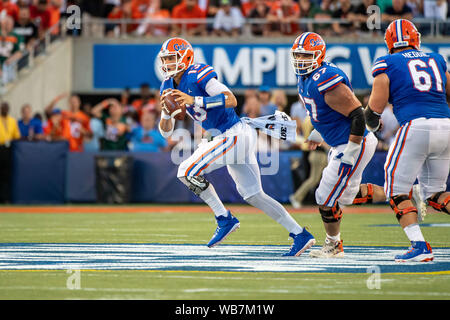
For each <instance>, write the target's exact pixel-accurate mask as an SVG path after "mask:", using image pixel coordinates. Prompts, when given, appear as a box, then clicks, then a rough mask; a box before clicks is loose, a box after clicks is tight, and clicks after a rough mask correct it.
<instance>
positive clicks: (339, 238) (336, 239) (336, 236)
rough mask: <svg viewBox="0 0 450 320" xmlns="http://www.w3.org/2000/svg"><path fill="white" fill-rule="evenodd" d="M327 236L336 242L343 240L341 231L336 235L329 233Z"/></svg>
mask: <svg viewBox="0 0 450 320" xmlns="http://www.w3.org/2000/svg"><path fill="white" fill-rule="evenodd" d="M327 238H328V239H330V240H333V241H334V242H338V241H341V233H340V232H339V233H338V234H337V235H335V236H330V235H329V234H328V233H327Z"/></svg>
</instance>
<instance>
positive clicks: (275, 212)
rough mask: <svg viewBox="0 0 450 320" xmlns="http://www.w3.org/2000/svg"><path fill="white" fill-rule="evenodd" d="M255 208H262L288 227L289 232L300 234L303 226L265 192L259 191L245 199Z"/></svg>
mask: <svg viewBox="0 0 450 320" xmlns="http://www.w3.org/2000/svg"><path fill="white" fill-rule="evenodd" d="M245 201H247V202H248V203H250V204H251V205H252V206H254V207H255V208H258V209H260V210H262V211H263V212H264V213H265V214H267V215H268V216H269V217H271V218H272V219H274V220H275V221H276V222H278V223H279V224H281V225H282V226H283V227H285V228H286V230H287V231H289V233H293V234H299V233H302V232H303V228H302V227H301V226H300V225H299V224H298V223H297V221H295V220H294V218H292V217H291V215H290V214H289V212H287V211H286V209H285V208H284V207H283V206H282V205H281V204H280V203H279V202H278V201H276V200H275V199H273V198H271V197H269V196H268V195H267V194H265V193H264V192H259V193H257V194H255V195H254V196H251V197H250V198H247V199H245Z"/></svg>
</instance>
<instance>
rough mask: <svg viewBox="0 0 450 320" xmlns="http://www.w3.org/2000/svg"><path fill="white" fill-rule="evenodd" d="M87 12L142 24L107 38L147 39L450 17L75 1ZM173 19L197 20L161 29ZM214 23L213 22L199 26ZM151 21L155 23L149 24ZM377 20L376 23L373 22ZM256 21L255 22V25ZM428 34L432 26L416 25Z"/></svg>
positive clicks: (362, 1) (411, 4)
mask: <svg viewBox="0 0 450 320" xmlns="http://www.w3.org/2000/svg"><path fill="white" fill-rule="evenodd" d="M74 2H77V3H79V4H80V6H81V7H82V8H83V12H89V14H90V15H91V16H94V17H103V18H108V19H110V20H112V21H113V20H118V19H132V20H138V19H139V20H141V21H142V20H144V22H141V23H134V24H133V23H130V24H128V25H127V27H126V29H125V30H123V29H122V28H120V27H119V24H114V23H111V24H109V25H108V26H107V28H106V31H105V32H106V34H107V35H117V34H118V33H121V32H122V33H123V32H126V33H130V34H136V35H148V36H170V35H171V36H174V35H179V34H180V32H181V31H183V34H186V35H188V36H192V35H200V36H206V35H220V36H237V35H239V34H242V33H243V31H244V30H243V29H244V25H245V21H246V19H259V21H261V22H259V21H258V22H255V23H250V32H251V34H253V35H254V36H280V35H296V34H298V33H300V32H304V31H315V32H320V33H322V34H323V35H325V36H328V35H335V36H340V35H346V36H349V35H353V36H359V35H362V34H369V35H373V34H377V33H382V32H383V31H384V29H385V28H386V27H387V25H388V24H389V23H390V22H391V21H393V20H395V19H399V18H404V19H413V18H429V19H436V20H445V19H447V17H448V14H449V12H448V2H449V0H164V1H161V0H98V1H96V0H89V1H74ZM371 5H378V6H379V8H380V12H379V13H380V15H381V28H380V29H378V30H375V32H371V31H370V30H371V29H370V27H369V26H368V25H367V23H366V22H367V21H368V19H369V16H370V15H371V14H372V13H373V11H370V12H369V13H368V8H369V6H371ZM168 18H174V19H195V20H193V22H190V23H171V24H164V23H162V24H158V22H161V21H164V20H167V19H168ZM206 18H210V19H212V21H213V23H201V20H203V19H206ZM305 18H310V19H340V18H341V19H347V20H348V22H345V23H339V22H335V23H331V24H330V23H321V24H311V23H305V22H303V21H304V20H303V19H305ZM145 20H147V21H153V23H148V22H147V23H146V22H145ZM372 20H373V19H372ZM253 21H255V20H253ZM418 25H419V27H420V28H421V31H422V32H423V33H424V34H426V33H428V32H430V31H431V28H430V25H427V24H424V25H421V24H420V23H419V24H418ZM440 31H441V33H446V32H448V31H449V30H448V26H446V25H442V26H441V30H440Z"/></svg>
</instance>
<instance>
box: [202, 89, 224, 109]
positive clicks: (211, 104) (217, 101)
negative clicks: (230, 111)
mask: <svg viewBox="0 0 450 320" xmlns="http://www.w3.org/2000/svg"><path fill="white" fill-rule="evenodd" d="M203 106H204V108H206V109H211V108H218V107H225V95H224V94H223V93H221V94H218V95H216V96H213V97H203Z"/></svg>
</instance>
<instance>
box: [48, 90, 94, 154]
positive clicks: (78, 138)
mask: <svg viewBox="0 0 450 320" xmlns="http://www.w3.org/2000/svg"><path fill="white" fill-rule="evenodd" d="M66 96H67V94H62V95H59V96H57V97H56V98H55V99H53V101H52V102H51V103H50V104H49V105H48V106H47V108H46V113H47V114H48V113H51V112H52V110H53V108H54V106H55V105H56V103H57V102H58V101H60V100H61V99H63V98H65V97H66ZM61 114H62V116H63V118H64V120H68V121H69V124H70V138H69V144H70V151H73V152H82V151H83V142H84V140H85V139H87V138H90V137H92V131H91V127H90V124H89V123H90V119H89V117H88V116H87V115H86V114H85V113H84V112H83V111H81V100H80V97H78V96H77V95H72V96H70V98H69V110H64V111H62V112H61Z"/></svg>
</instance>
